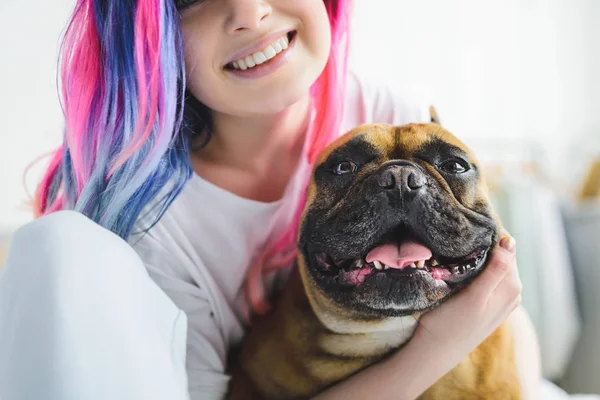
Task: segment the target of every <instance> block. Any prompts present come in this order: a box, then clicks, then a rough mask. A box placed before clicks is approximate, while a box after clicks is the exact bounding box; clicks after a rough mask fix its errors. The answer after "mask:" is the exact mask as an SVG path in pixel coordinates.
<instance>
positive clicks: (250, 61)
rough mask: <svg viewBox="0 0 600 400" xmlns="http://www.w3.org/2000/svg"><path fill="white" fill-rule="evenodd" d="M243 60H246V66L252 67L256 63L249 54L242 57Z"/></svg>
mask: <svg viewBox="0 0 600 400" xmlns="http://www.w3.org/2000/svg"><path fill="white" fill-rule="evenodd" d="M244 61H246V65H247V66H248V68H252V67H254V66H255V65H256V63H255V62H254V58H252V57H251V56H248V57H246V58H244Z"/></svg>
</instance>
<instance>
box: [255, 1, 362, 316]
mask: <svg viewBox="0 0 600 400" xmlns="http://www.w3.org/2000/svg"><path fill="white" fill-rule="evenodd" d="M325 6H326V8H327V14H328V15H329V22H330V25H331V51H330V54H329V60H328V61H327V65H326V66H325V69H324V70H323V73H322V74H321V76H320V77H319V78H318V79H317V81H316V82H315V83H314V85H313V87H312V88H311V94H312V112H313V119H312V122H311V126H310V128H309V133H308V136H307V138H308V140H310V144H309V147H308V154H307V157H308V162H309V165H313V164H314V163H315V161H316V158H317V156H318V155H319V153H320V152H321V151H322V150H323V149H324V148H325V146H327V145H328V144H329V143H331V142H332V141H333V140H334V139H335V138H337V137H338V135H339V134H340V132H339V130H340V125H341V118H342V114H343V105H344V95H345V91H346V69H347V63H348V62H347V61H348V59H347V54H348V39H349V38H348V35H349V25H350V24H349V19H350V6H351V0H325ZM309 172H310V171H309ZM309 180H310V176H306V177H305V184H304V190H302V191H301V193H302V195H301V198H300V199H288V203H291V204H293V207H295V208H296V209H295V212H294V217H293V219H292V222H291V223H290V225H289V226H288V227H287V228H286V229H285V230H284V232H283V234H282V235H281V236H280V237H279V238H278V239H276V240H275V241H274V243H272V244H271V245H270V246H268V247H267V248H266V249H265V250H264V251H262V253H261V254H260V255H259V256H258V257H257V260H256V261H255V262H254V263H253V265H252V266H251V267H250V271H249V273H248V280H247V284H246V290H247V298H248V300H249V303H250V306H251V308H252V311H254V312H255V313H257V314H264V313H266V312H267V311H268V310H269V308H270V304H269V301H268V299H267V298H266V296H265V290H264V286H263V284H264V275H265V274H267V273H269V272H273V271H275V270H277V269H281V268H285V267H287V266H289V264H290V263H291V262H293V260H294V259H295V257H296V254H297V250H296V241H297V235H298V228H299V224H300V217H301V215H302V212H303V211H304V205H305V200H306V188H307V186H308V183H309ZM248 318H249V316H248Z"/></svg>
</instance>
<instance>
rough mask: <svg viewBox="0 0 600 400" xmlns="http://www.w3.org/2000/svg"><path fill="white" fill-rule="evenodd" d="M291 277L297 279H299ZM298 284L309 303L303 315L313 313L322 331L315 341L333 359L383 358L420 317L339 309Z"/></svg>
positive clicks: (413, 327)
mask: <svg viewBox="0 0 600 400" xmlns="http://www.w3.org/2000/svg"><path fill="white" fill-rule="evenodd" d="M294 278H295V279H298V280H299V281H300V280H301V279H300V276H296V277H294ZM294 278H292V279H294ZM298 284H300V285H302V291H303V294H304V296H303V297H304V299H305V301H306V302H307V303H308V304H309V306H308V307H306V310H305V312H310V313H311V314H313V317H314V318H315V319H316V320H317V322H318V323H320V325H322V326H323V328H324V329H323V330H322V331H321V332H320V333H319V338H318V340H319V342H320V344H321V346H322V347H323V350H325V351H327V352H329V353H331V354H335V355H337V356H345V357H348V356H358V357H373V356H382V355H385V354H387V353H389V352H390V351H392V350H394V349H397V348H399V347H400V346H402V345H403V344H404V343H406V342H407V341H408V340H409V339H410V338H411V336H412V335H413V333H414V331H415V329H416V327H417V324H418V323H419V322H418V318H419V317H420V314H418V315H408V316H402V317H377V318H374V317H373V316H367V315H363V314H362V313H360V312H357V311H351V310H340V308H339V306H337V305H335V304H333V303H331V300H329V299H328V298H326V297H324V296H320V295H319V294H316V293H313V292H312V291H311V288H310V285H305V284H303V283H301V282H298ZM308 304H307V305H308Z"/></svg>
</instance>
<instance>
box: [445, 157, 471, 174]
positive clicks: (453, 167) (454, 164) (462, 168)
mask: <svg viewBox="0 0 600 400" xmlns="http://www.w3.org/2000/svg"><path fill="white" fill-rule="evenodd" d="M439 168H440V169H441V170H442V171H444V172H446V173H449V174H462V173H464V172H467V171H468V170H469V165H468V163H467V162H465V161H463V160H457V159H452V160H448V161H444V162H443V163H441V164H440V167H439Z"/></svg>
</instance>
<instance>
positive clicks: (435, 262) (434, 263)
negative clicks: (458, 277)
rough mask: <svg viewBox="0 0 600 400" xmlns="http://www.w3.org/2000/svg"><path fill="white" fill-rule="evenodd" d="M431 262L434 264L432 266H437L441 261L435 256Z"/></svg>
mask: <svg viewBox="0 0 600 400" xmlns="http://www.w3.org/2000/svg"><path fill="white" fill-rule="evenodd" d="M430 264H431V266H432V267H435V266H437V265H440V263H439V262H437V260H436V259H435V258H433V259H432V260H431V263H430Z"/></svg>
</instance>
